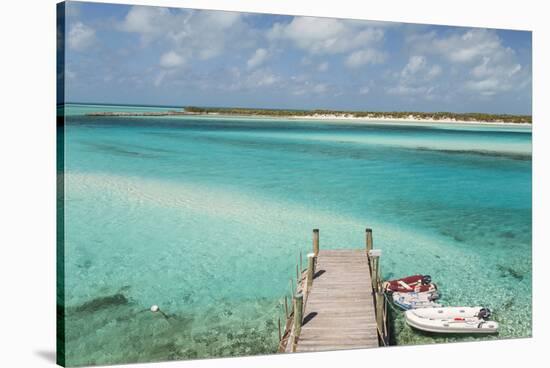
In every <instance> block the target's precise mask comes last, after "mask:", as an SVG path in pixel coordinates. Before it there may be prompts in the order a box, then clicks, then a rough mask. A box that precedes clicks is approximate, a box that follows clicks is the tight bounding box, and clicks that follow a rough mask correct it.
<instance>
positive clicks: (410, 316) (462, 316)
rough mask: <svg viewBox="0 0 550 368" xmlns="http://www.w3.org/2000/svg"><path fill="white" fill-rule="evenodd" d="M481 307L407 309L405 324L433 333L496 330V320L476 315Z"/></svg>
mask: <svg viewBox="0 0 550 368" xmlns="http://www.w3.org/2000/svg"><path fill="white" fill-rule="evenodd" d="M481 309H482V307H442V308H423V309H414V310H408V311H406V312H405V320H406V322H407V324H408V325H409V326H411V327H414V328H416V329H418V330H422V331H427V332H434V333H455V334H456V333H463V334H491V333H497V332H498V328H499V325H498V322H495V321H486V320H484V319H482V318H479V317H478V314H479V311H480V310H481Z"/></svg>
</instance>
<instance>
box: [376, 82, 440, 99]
mask: <svg viewBox="0 0 550 368" xmlns="http://www.w3.org/2000/svg"><path fill="white" fill-rule="evenodd" d="M434 90H435V87H432V86H416V87H415V86H407V85H403V84H400V85H397V86H394V87H389V88H387V89H386V92H387V93H388V94H390V95H399V96H408V97H414V98H425V99H433V98H434V94H433V92H434Z"/></svg>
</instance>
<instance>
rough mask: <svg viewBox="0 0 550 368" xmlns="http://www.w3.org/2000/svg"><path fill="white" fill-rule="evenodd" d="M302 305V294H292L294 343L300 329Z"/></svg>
mask: <svg viewBox="0 0 550 368" xmlns="http://www.w3.org/2000/svg"><path fill="white" fill-rule="evenodd" d="M303 307H304V294H302V293H298V294H296V295H294V343H296V338H297V337H298V336H300V332H301V331H302V318H303V316H302V311H303Z"/></svg>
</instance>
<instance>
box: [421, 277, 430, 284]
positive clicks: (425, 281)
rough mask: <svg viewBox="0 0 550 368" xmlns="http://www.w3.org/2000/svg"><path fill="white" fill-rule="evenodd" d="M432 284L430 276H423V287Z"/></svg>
mask: <svg viewBox="0 0 550 368" xmlns="http://www.w3.org/2000/svg"><path fill="white" fill-rule="evenodd" d="M431 283H432V277H431V276H430V275H424V276H422V285H430V284H431Z"/></svg>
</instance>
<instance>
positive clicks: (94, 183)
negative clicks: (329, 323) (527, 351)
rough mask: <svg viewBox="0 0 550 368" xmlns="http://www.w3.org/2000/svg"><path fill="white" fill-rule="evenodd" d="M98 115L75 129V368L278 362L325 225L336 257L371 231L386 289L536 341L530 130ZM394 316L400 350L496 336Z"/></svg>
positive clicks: (70, 352) (68, 222)
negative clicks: (420, 282)
mask: <svg viewBox="0 0 550 368" xmlns="http://www.w3.org/2000/svg"><path fill="white" fill-rule="evenodd" d="M111 109H112V107H111ZM121 109H124V107H121ZM127 109H129V110H132V108H127ZM146 109H147V108H143V110H146ZM92 110H93V111H104V110H106V108H105V107H101V106H84V105H70V106H69V107H68V111H67V112H68V118H67V121H66V125H65V174H64V180H65V275H66V278H65V288H66V300H65V308H66V315H67V320H66V336H67V346H66V353H67V363H68V364H70V365H79V364H90V363H92V364H104V363H120V362H136V361H155V360H167V359H188V358H201V357H212V356H234V355H244V354H260V353H272V352H275V350H276V345H277V319H278V318H279V317H281V319H283V312H282V310H281V308H280V304H279V303H280V300H281V298H282V297H283V296H284V295H285V293H286V294H289V293H290V285H289V279H290V278H291V277H293V275H294V274H295V265H296V262H297V259H298V255H299V253H300V252H302V253H303V254H304V255H305V254H306V253H307V252H309V251H310V249H311V236H310V235H311V234H310V233H311V229H312V228H315V227H318V228H320V229H321V248H349V247H357V248H361V247H363V246H364V229H365V227H367V226H369V227H372V228H373V230H374V240H375V246H376V247H377V248H381V249H382V250H383V256H382V260H381V262H382V266H381V267H382V273H383V276H384V277H385V278H393V277H400V276H405V275H408V274H413V273H427V274H431V275H432V278H433V279H434V281H436V282H437V283H438V285H439V287H440V289H441V291H442V293H443V298H442V303H444V304H446V305H483V306H488V307H490V308H491V309H492V310H493V311H494V317H495V319H496V320H497V321H499V322H500V323H501V326H502V327H501V332H500V334H499V335H498V336H497V337H500V338H509V337H525V336H530V334H531V130H530V128H523V127H487V126H482V125H457V124H453V125H441V124H439V125H438V124H432V125H426V124H384V123H375V124H374V123H373V124H368V125H365V124H356V123H343V122H337V123H334V122H333V123H331V122H321V121H297V120H275V119H264V120H261V119H250V118H226V117H218V118H213V117H208V118H205V117H167V118H150V117H147V118H141V117H132V118H121V117H118V118H113V117H86V116H84V115H83V114H84V113H85V112H87V111H92ZM108 110H110V109H108ZM304 258H305V257H304ZM152 304H158V305H159V306H160V307H161V310H163V311H164V312H165V313H166V314H167V315H168V316H169V318H167V319H165V318H163V317H162V316H161V315H159V314H153V313H151V312H148V308H149V307H150V306H151V305H152ZM395 317H396V318H395V322H394V326H395V331H394V332H395V334H394V338H395V342H396V343H397V344H417V343H431V342H444V341H463V340H472V339H491V338H497V337H487V336H486V337H471V336H451V337H449V336H447V337H441V336H439V337H438V336H430V335H427V334H422V333H419V332H417V331H414V330H411V329H410V328H409V327H407V326H406V325H405V323H404V321H403V319H402V316H401V315H399V314H397V315H396V316H395Z"/></svg>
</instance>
